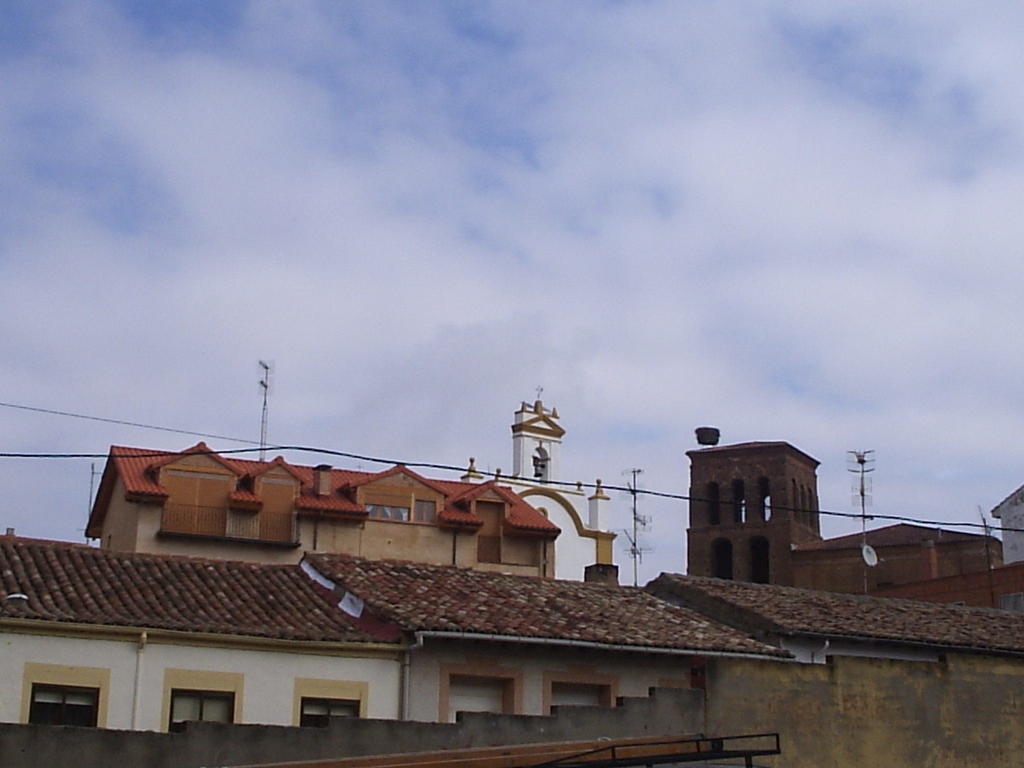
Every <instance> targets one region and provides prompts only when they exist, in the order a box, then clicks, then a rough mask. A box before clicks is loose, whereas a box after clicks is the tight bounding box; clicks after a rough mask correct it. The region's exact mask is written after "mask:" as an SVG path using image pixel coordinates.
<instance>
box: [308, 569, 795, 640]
mask: <svg viewBox="0 0 1024 768" xmlns="http://www.w3.org/2000/svg"><path fill="white" fill-rule="evenodd" d="M304 563H305V564H306V565H307V566H311V567H312V568H313V569H315V570H316V572H318V573H319V574H321V575H322V576H325V577H327V578H328V579H330V580H331V581H333V582H335V584H337V585H338V586H339V588H343V589H344V590H346V591H348V592H351V593H352V594H353V595H355V596H356V597H358V598H360V599H361V600H363V602H364V604H365V607H366V609H368V610H369V611H370V612H371V613H372V614H373V615H374V616H375V617H377V618H378V619H379V620H382V621H387V622H392V623H394V624H397V625H398V626H400V627H401V628H403V629H405V630H408V631H445V632H456V633H465V634H467V635H470V636H472V635H501V636H513V637H524V638H525V637H528V638H546V639H554V640H562V641H566V640H569V641H583V642H592V643H603V644H608V645H628V646H642V647H656V648H672V649H680V650H694V651H698V652H699V651H720V652H733V653H748V654H770V655H774V656H786V655H788V654H786V653H785V652H781V651H779V649H776V648H772V647H770V646H767V645H764V644H762V643H759V642H757V641H755V640H752V639H751V638H749V637H748V636H747V635H745V634H744V633H742V632H739V631H737V630H734V629H731V628H729V627H726V626H724V625H722V624H719V623H716V622H714V621H712V620H710V619H707V618H705V617H703V616H701V615H699V614H697V613H695V612H693V611H690V610H687V609H684V608H676V607H674V606H671V605H668V604H667V603H664V602H662V601H660V600H658V599H657V598H655V597H653V596H652V595H650V594H647V593H646V592H644V591H643V590H641V589H636V588H633V587H617V586H606V585H603V584H588V583H583V582H575V581H555V580H551V579H540V578H537V577H531V576H510V575H505V574H501V573H489V572H485V571H477V570H469V569H465V568H455V567H452V566H439V565H424V564H420V563H405V562H395V561H387V560H364V559H361V558H357V557H351V556H347V555H322V554H307V555H306V558H305V560H304Z"/></svg>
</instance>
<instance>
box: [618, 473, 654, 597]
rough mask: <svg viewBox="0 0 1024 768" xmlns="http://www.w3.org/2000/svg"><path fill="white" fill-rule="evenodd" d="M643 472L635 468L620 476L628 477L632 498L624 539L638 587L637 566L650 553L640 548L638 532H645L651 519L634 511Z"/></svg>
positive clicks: (635, 583) (642, 547) (646, 548)
mask: <svg viewBox="0 0 1024 768" xmlns="http://www.w3.org/2000/svg"><path fill="white" fill-rule="evenodd" d="M643 473H644V471H643V470H642V469H639V468H637V467H634V468H633V469H625V470H623V471H622V474H624V475H629V476H630V479H629V480H628V481H627V483H626V486H627V487H628V488H629V494H630V496H632V497H633V527H632V534H631V533H630V531H629V530H624V531H623V533H624V534H626V539H627V540H628V541H629V550H628V551H629V556H630V558H631V559H632V560H633V586H634V587H636V586H639V565H640V563H642V562H643V560H644V552H650V548H649V547H644V546H641V544H640V532H641V531H646V530H647V526H648V525H649V524H650V522H651V519H650V518H649V517H644V516H643V515H641V514H639V513H638V512H637V509H636V496H637V493H636V492H637V478H638V477H639V476H640V475H642V474H643Z"/></svg>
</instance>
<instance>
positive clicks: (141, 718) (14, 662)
mask: <svg viewBox="0 0 1024 768" xmlns="http://www.w3.org/2000/svg"><path fill="white" fill-rule="evenodd" d="M309 646H313V644H309ZM138 648H139V645H138V642H137V640H136V639H116V638H115V639H94V638H89V637H85V636H74V635H70V634H69V635H68V636H57V635H39V634H28V633H20V632H10V631H6V632H3V633H2V634H0V680H2V681H4V685H3V686H0V721H5V722H22V721H23V717H24V712H23V709H24V706H23V689H25V686H26V683H29V684H30V682H31V680H26V671H28V673H29V675H28V677H29V678H31V676H32V674H36V673H37V672H38V670H39V669H40V668H45V667H63V668H66V669H67V670H68V675H69V676H70V678H71V679H70V680H69V682H70V683H72V684H73V683H75V682H78V681H79V677H78V676H77V674H76V673H75V672H74V670H86V671H87V672H89V671H95V670H108V671H109V690H108V691H106V692H105V695H104V693H102V692H101V699H104V698H105V699H106V722H105V726H106V727H108V728H123V729H131V728H133V727H134V728H135V729H138V730H166V725H167V704H168V698H169V690H170V687H174V686H178V687H199V688H203V687H209V688H210V689H215V690H219V689H224V688H223V686H226V685H228V684H229V683H230V685H232V686H237V689H236V708H237V711H238V715H239V717H238V722H243V723H262V724H270V725H274V724H276V725H293V724H296V723H295V717H296V708H295V701H296V696H297V695H301V691H306V692H307V695H321V694H322V693H323V692H329V691H330V690H338V691H339V692H341V693H342V694H344V695H345V696H346V697H348V696H351V695H353V692H357V691H360V690H364V691H365V702H364V716H366V717H375V718H396V717H398V714H399V690H400V683H399V681H400V678H401V664H400V662H399V661H398V659H397V658H395V657H392V658H380V657H379V654H378V655H376V657H365V656H359V655H356V654H357V653H358V651H356V650H347V651H342V650H334V651H331V652H327V651H321V652H301V650H300V651H297V650H296V649H295V648H294V644H292V646H291V647H288V648H284V647H282V648H281V649H280V650H278V649H265V650H257V649H249V648H243V647H232V646H224V647H216V646H203V645H196V644H190V645H186V644H182V641H174V642H171V641H168V640H167V639H161V638H155V639H152V638H151V639H150V640H149V641H148V642H147V643H146V645H145V648H144V650H142V652H141V653H139V650H138ZM306 650H307V651H311V650H313V649H312V648H307V649H306ZM26 664H28V665H33V666H30V667H26ZM137 670H138V691H139V695H138V698H137V702H135V700H136V697H135V690H136V673H137ZM56 671H57V673H60V672H61V670H59V669H58V670H56ZM296 681H300V682H299V685H298V686H297V683H296ZM346 684H347V685H346ZM310 692H312V693H310ZM339 695H341V694H339ZM133 702H135V703H134V709H135V712H134V725H133Z"/></svg>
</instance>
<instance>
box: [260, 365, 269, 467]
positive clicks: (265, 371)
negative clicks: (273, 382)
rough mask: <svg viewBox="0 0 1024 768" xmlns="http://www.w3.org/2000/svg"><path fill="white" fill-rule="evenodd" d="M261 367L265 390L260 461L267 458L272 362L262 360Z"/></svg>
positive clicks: (262, 384)
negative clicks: (268, 399) (268, 406)
mask: <svg viewBox="0 0 1024 768" xmlns="http://www.w3.org/2000/svg"><path fill="white" fill-rule="evenodd" d="M260 368H262V369H263V378H261V379H260V389H262V390H263V414H262V416H261V418H260V461H266V460H267V397H268V396H269V395H270V363H265V362H263V361H262V360H260Z"/></svg>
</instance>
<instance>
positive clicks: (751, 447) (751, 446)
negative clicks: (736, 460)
mask: <svg viewBox="0 0 1024 768" xmlns="http://www.w3.org/2000/svg"><path fill="white" fill-rule="evenodd" d="M765 448H784V449H787V450H790V451H793V452H794V453H796V454H799V455H800V456H803V457H804V458H805V459H807V460H809V461H811V462H813V463H814V466H818V465H819V464H820V463H821V462H820V461H818V460H817V459H816V458H814V457H813V456H811V455H810V454H809V453H804V452H803V451H801V450H800V449H799V448H797V447H796V446H795V445H792V444H790V443H787V442H786V441H785V440H754V441H752V442H749V443H733V444H732V445H713V446H710V447H708V448H694V449H692V450H689V451H687V452H686V455H687V456H693V455H694V454H705V453H724V452H728V451H758V450H764V449H765Z"/></svg>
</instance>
